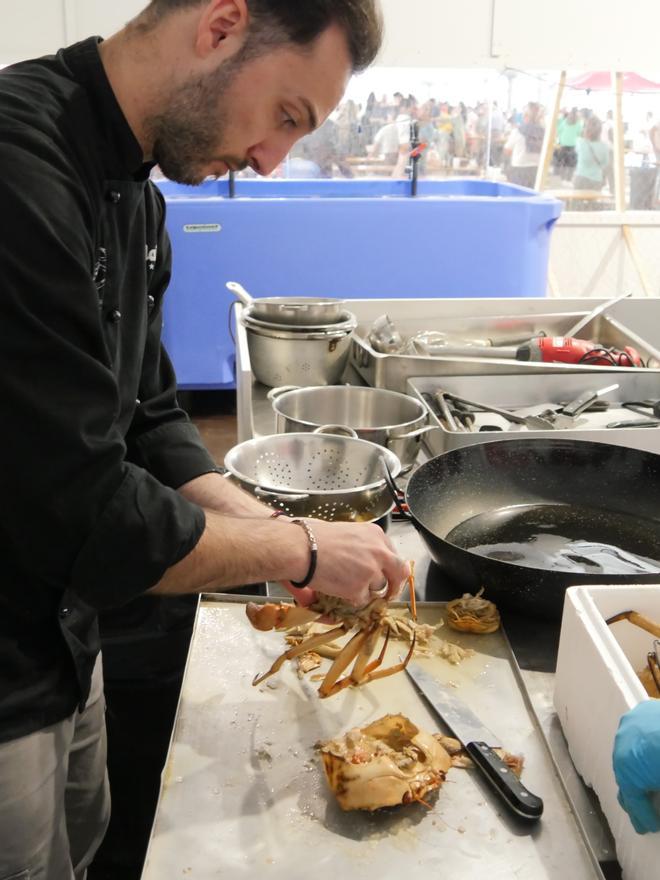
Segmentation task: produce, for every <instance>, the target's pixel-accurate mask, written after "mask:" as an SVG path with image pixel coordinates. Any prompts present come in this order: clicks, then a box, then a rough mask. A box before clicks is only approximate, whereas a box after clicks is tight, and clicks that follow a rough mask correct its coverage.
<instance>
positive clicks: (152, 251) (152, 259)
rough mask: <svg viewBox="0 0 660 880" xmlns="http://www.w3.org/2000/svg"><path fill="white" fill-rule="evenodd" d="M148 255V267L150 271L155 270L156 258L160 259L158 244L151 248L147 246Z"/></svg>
mask: <svg viewBox="0 0 660 880" xmlns="http://www.w3.org/2000/svg"><path fill="white" fill-rule="evenodd" d="M145 251H146V256H147V269H148V270H149V271H150V272H153V271H154V269H155V268H156V260H157V259H158V246H157V245H156V246H155V247H152V248H150V247H149V245H147V246H146V248H145Z"/></svg>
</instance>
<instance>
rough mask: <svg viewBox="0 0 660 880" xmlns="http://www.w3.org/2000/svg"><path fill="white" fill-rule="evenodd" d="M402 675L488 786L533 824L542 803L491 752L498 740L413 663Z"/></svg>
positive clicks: (464, 707) (459, 702) (540, 812)
mask: <svg viewBox="0 0 660 880" xmlns="http://www.w3.org/2000/svg"><path fill="white" fill-rule="evenodd" d="M406 672H407V673H408V676H409V678H410V679H411V680H412V682H413V683H414V685H415V686H416V688H417V690H418V691H419V692H420V693H421V694H422V696H423V697H424V698H425V700H426V702H427V703H428V704H429V705H430V706H431V707H432V708H433V710H434V711H435V713H436V714H437V715H438V716H439V717H440V719H441V720H442V721H443V722H444V723H445V724H446V725H447V727H448V728H449V729H450V730H451V731H452V732H453V734H454V736H455V737H456V738H457V739H459V740H460V741H461V743H462V744H463V747H464V749H465V751H466V752H467V753H468V755H469V756H470V757H471V758H472V760H473V761H474V763H475V764H476V766H477V767H478V768H479V770H480V771H481V772H482V774H483V775H484V777H485V778H486V780H487V781H488V783H489V784H490V785H491V786H492V787H493V788H494V789H495V791H496V792H497V794H498V795H499V796H500V797H501V798H502V799H503V800H504V802H505V803H506V805H507V806H508V807H509V808H510V809H511V810H513V812H514V813H515V814H516V815H517V816H518V817H520V818H523V819H527V820H529V821H536V820H537V819H539V818H540V817H541V814H542V813H543V801H542V800H541V798H540V797H537V795H535V794H532V792H531V791H529V789H527V788H525V786H524V785H523V784H522V782H521V781H520V780H519V779H518V777H517V776H516V774H515V773H514V772H513V770H511V768H510V767H507V765H506V764H505V763H504V761H502V759H501V758H500V757H499V756H498V755H497V754H496V753H495V752H494V751H493V748H492V747H493V746H497V745H499V740H498V738H497V737H496V736H494V734H493V733H491V731H490V730H489V729H488V728H487V727H484V725H483V724H482V723H481V721H479V719H478V718H477V717H476V715H475V714H474V713H473V712H472V710H471V709H469V708H468V707H467V706H466V705H465V704H464V703H462V702H461V701H460V700H459V699H457V698H456V697H455V696H454V695H453V694H451V693H449V691H448V690H447V689H446V688H444V687H442V685H441V684H439V682H437V681H436V679H435V678H433V676H432V675H430V674H429V673H428V672H427V671H426V670H425V669H423V668H422V667H421V666H420V665H419V664H417V663H409V664H408V665H407V666H406Z"/></svg>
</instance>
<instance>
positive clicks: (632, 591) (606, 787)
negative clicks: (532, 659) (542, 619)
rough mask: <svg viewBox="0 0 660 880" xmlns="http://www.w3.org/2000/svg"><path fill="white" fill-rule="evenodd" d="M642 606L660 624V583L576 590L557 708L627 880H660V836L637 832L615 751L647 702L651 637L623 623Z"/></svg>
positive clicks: (562, 646) (567, 611)
mask: <svg viewBox="0 0 660 880" xmlns="http://www.w3.org/2000/svg"><path fill="white" fill-rule="evenodd" d="M622 611H637V612H639V613H640V614H644V615H645V616H647V617H650V618H651V619H653V620H656V621H660V585H657V586H656V585H644V584H642V585H639V586H637V585H635V586H602V587H600V586H599V587H571V588H570V589H569V590H567V591H566V599H565V602H564V615H563V618H562V626H561V637H560V642H559V655H558V659H557V674H556V678H555V697H554V703H555V709H556V711H557V715H558V717H559V721H560V723H561V726H562V728H563V731H564V736H565V737H566V740H567V743H568V749H569V752H570V755H571V758H572V760H573V763H574V764H575V767H576V769H577V771H578V773H579V774H580V776H581V777H582V779H583V780H584V782H585V783H586V784H587V785H589V786H590V787H591V788H593V789H594V791H595V792H596V794H597V795H598V798H599V800H600V804H601V807H602V810H603V813H604V814H605V816H606V818H607V821H608V823H609V826H610V830H611V831H612V836H613V837H614V840H615V842H616V851H617V858H618V860H619V863H620V865H621V868H622V870H623V876H624V878H625V880H658V877H659V876H660V868H659V865H660V834H646V835H640V834H637V833H636V832H635V830H634V828H633V827H632V825H631V823H630V819H629V818H628V815H627V814H626V813H625V812H624V810H622V809H621V807H620V806H619V803H618V801H617V785H616V781H615V779H614V771H613V770H612V748H613V744H614V737H615V734H616V731H617V728H618V726H619V720H620V718H621V716H622V715H623V714H624V713H625V712H627V711H628V710H629V709H632V708H633V707H634V706H636V705H637V704H638V703H639V702H640V701H641V700H645V699H648V697H647V694H646V691H645V690H644V688H643V687H642V684H641V682H640V681H639V678H638V677H637V672H638V671H639V670H641V669H643V668H644V666H645V665H646V655H647V653H648V651H649V650H650V649H651V646H652V643H653V636H652V635H650V634H649V633H647V632H646V631H645V630H642V629H640V628H639V627H637V626H635V625H633V624H631V623H629V622H628V621H622V622H619V623H615V624H612V625H611V626H608V625H607V624H606V623H605V621H606V620H607V619H608V618H610V617H613V616H614V615H615V614H619V613H620V612H622Z"/></svg>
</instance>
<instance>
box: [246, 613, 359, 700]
mask: <svg viewBox="0 0 660 880" xmlns="http://www.w3.org/2000/svg"><path fill="white" fill-rule="evenodd" d="M345 633H346V626H345V625H344V624H342V625H341V626H337V627H335V628H334V629H331V630H329V631H328V632H325V633H320V634H319V635H317V636H311V638H309V639H305V640H304V641H302V642H301V643H300V644H299V645H294V646H293V648H289V650H288V651H285V652H284V653H283V654H280V656H279V657H278V658H277V660H276V661H275V662H274V663H273V665H272V666H271V667H270V669H269V670H268V672H264V673H263V675H256V676H255V677H254V679H253V681H252V685H253V686H254V685H257V684H261V682H262V681H265V680H266V679H267V678H270V676H271V675H274V674H275V673H276V672H277V671H278V670H279V669H280V667H281V666H282V665H283V663H284V662H285V661H286V660H294V659H295V658H296V657H299V656H300V655H301V654H306V653H307V651H312V650H313V649H314V648H315V647H316V646H317V645H323V644H325V643H326V642H332V641H334V640H335V639H338V638H339V637H340V636H343V635H344V634H345ZM349 644H350V642H349ZM347 647H348V646H347Z"/></svg>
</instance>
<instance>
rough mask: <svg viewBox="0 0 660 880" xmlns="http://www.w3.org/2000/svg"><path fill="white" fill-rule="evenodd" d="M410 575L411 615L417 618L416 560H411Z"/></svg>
mask: <svg viewBox="0 0 660 880" xmlns="http://www.w3.org/2000/svg"><path fill="white" fill-rule="evenodd" d="M409 565H410V575H409V576H408V592H409V593H410V616H411V617H412V619H413V620H417V597H416V596H415V561H414V559H411V560H410V563H409Z"/></svg>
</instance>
